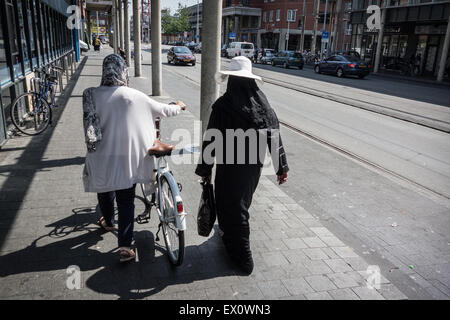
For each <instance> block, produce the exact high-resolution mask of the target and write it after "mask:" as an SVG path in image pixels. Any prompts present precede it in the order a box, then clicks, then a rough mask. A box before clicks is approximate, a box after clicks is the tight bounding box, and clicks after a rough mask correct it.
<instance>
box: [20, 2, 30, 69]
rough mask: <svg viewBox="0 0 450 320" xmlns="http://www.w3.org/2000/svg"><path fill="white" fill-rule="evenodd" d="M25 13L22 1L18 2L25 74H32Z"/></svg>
mask: <svg viewBox="0 0 450 320" xmlns="http://www.w3.org/2000/svg"><path fill="white" fill-rule="evenodd" d="M23 13H24V12H23V7H22V0H17V16H18V17H19V28H20V42H21V44H22V52H23V62H24V65H25V73H26V72H30V66H31V65H30V57H29V56H28V42H27V38H26V33H25V23H24V15H23ZM25 18H26V17H25ZM31 41H32V40H31Z"/></svg>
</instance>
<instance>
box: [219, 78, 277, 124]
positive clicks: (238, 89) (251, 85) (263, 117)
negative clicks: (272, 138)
mask: <svg viewBox="0 0 450 320" xmlns="http://www.w3.org/2000/svg"><path fill="white" fill-rule="evenodd" d="M222 99H223V102H224V105H226V108H227V109H228V110H227V111H230V112H233V113H235V114H237V115H238V116H239V117H241V118H244V119H245V120H246V121H247V122H248V123H249V127H251V128H255V129H279V128H280V124H279V122H278V118H277V116H276V114H275V111H274V110H273V109H272V107H271V106H270V104H269V101H267V97H266V95H265V94H264V93H263V92H262V91H261V90H260V89H259V88H258V85H257V84H256V81H255V80H254V79H249V78H244V77H236V76H230V77H229V78H228V86H227V91H226V92H225V94H224V95H223V96H222Z"/></svg>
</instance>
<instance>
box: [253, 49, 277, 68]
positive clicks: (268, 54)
mask: <svg viewBox="0 0 450 320" xmlns="http://www.w3.org/2000/svg"><path fill="white" fill-rule="evenodd" d="M274 56H275V50H273V49H264V55H262V50H261V51H260V52H259V54H258V60H257V63H262V64H272V58H273V57H274Z"/></svg>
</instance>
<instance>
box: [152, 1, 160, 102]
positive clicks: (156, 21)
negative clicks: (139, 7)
mask: <svg viewBox="0 0 450 320" xmlns="http://www.w3.org/2000/svg"><path fill="white" fill-rule="evenodd" d="M151 6H152V9H151V14H152V17H151V19H152V29H151V31H152V94H153V96H160V95H161V94H162V64H161V0H152V3H151Z"/></svg>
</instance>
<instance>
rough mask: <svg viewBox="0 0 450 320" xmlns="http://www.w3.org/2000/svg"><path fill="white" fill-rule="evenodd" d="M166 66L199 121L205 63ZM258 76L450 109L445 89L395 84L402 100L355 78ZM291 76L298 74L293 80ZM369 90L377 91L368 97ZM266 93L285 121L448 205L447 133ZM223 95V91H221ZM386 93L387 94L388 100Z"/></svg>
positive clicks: (381, 85) (387, 87)
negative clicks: (182, 87)
mask: <svg viewBox="0 0 450 320" xmlns="http://www.w3.org/2000/svg"><path fill="white" fill-rule="evenodd" d="M146 60H150V53H149V52H147V51H145V52H144V61H146ZM163 61H164V62H163V63H164V67H163V70H164V77H165V78H166V79H165V80H166V81H167V80H168V81H171V82H177V83H180V82H186V83H188V84H187V85H188V86H189V90H188V89H186V90H177V93H178V94H179V98H180V99H183V100H186V101H187V102H188V103H189V105H190V106H191V107H192V110H191V111H193V112H194V114H195V115H196V116H199V114H200V110H199V105H200V102H199V101H200V95H199V87H198V84H199V82H200V71H201V64H197V66H195V67H192V66H174V65H169V64H167V62H166V61H167V60H166V55H165V54H164V55H163ZM222 61H223V63H222V65H223V67H224V68H226V67H227V65H228V62H227V60H226V59H223V60H222ZM255 73H257V74H259V75H261V76H263V77H266V78H272V79H277V78H280V77H283V73H287V74H286V75H285V76H284V78H283V79H285V80H286V81H290V82H293V81H295V80H297V82H301V81H307V82H308V83H309V85H310V86H313V87H314V88H318V89H320V90H322V91H331V90H336V89H335V87H334V86H335V83H336V82H340V85H343V84H344V85H345V86H346V87H348V88H349V89H348V90H351V91H352V92H355V95H367V94H368V93H369V94H371V97H372V99H378V98H379V99H388V102H386V103H391V104H393V105H395V104H402V105H403V106H406V107H407V106H408V104H405V100H407V101H409V103H410V104H411V105H413V106H415V105H414V104H417V103H419V104H425V105H422V107H424V108H425V107H426V106H427V105H428V104H430V103H429V102H423V101H418V100H417V99H418V96H422V100H429V101H433V102H434V103H433V107H434V108H437V109H438V110H440V109H443V110H444V111H445V112H448V110H449V109H448V108H447V107H446V106H445V105H446V104H447V105H448V104H449V101H450V100H449V99H446V98H448V97H449V95H448V91H447V90H448V89H447V88H445V87H430V86H428V85H424V86H420V85H419V84H412V83H410V82H408V83H397V84H396V87H395V92H398V95H394V93H393V92H392V91H393V88H392V81H391V80H384V79H379V78H376V77H370V76H369V77H368V79H367V80H362V81H361V80H359V79H356V78H345V79H338V78H336V77H333V76H328V75H316V74H315V73H314V72H313V71H312V70H311V69H307V68H305V69H304V70H301V71H300V70H285V69H282V68H274V67H272V66H257V68H256V69H255ZM169 74H170V76H169ZM293 75H294V76H295V75H296V76H295V78H294V76H293ZM299 75H300V76H299ZM296 78H297V79H296ZM305 79H306V80H305ZM312 79H314V80H312ZM318 79H320V81H319V80H318ZM329 81H330V82H331V84H330V83H329ZM367 83H368V84H367ZM368 88H376V89H375V91H371V92H368V91H367V89H368ZM262 89H263V91H264V92H265V93H266V95H267V97H268V99H269V101H270V102H271V104H272V106H273V107H274V109H275V110H276V112H277V114H278V116H279V118H280V120H281V121H284V122H287V123H289V124H290V125H292V126H294V127H296V128H298V129H300V130H301V131H304V132H306V133H307V134H310V135H312V136H314V137H317V138H318V139H320V140H324V141H326V142H328V143H330V144H331V145H333V146H336V147H338V148H340V149H343V150H344V151H346V152H348V153H351V154H353V155H355V156H356V157H359V158H362V159H364V160H367V161H369V162H370V163H373V164H374V165H376V166H379V167H381V168H384V169H386V170H388V171H390V172H393V173H395V174H397V175H399V176H401V177H404V178H406V179H409V180H411V181H413V182H414V183H416V184H417V185H419V186H422V187H423V188H424V189H426V190H431V191H432V192H434V193H436V194H439V195H442V196H443V199H444V200H448V198H450V139H449V134H447V133H444V132H440V131H437V130H433V129H430V128H427V127H423V126H420V125H416V124H413V123H409V122H406V121H401V120H398V119H395V118H392V117H389V116H385V115H382V114H377V113H373V112H368V111H366V110H362V109H359V108H355V107H351V106H348V105H345V104H342V103H338V102H334V101H330V100H328V99H322V98H319V97H316V96H312V95H309V94H304V93H301V92H298V91H295V90H291V89H288V88H285V87H284V86H280V85H274V84H272V83H266V84H264V86H263V87H262ZM223 90H224V87H223V86H222V92H223ZM378 92H384V93H378ZM386 92H389V95H387V94H386ZM408 92H409V93H410V94H411V96H412V97H411V98H410V99H406V98H405V96H406V95H407V93H408ZM350 96H351V95H350ZM417 106H418V107H420V105H417ZM438 116H439V115H438Z"/></svg>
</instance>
